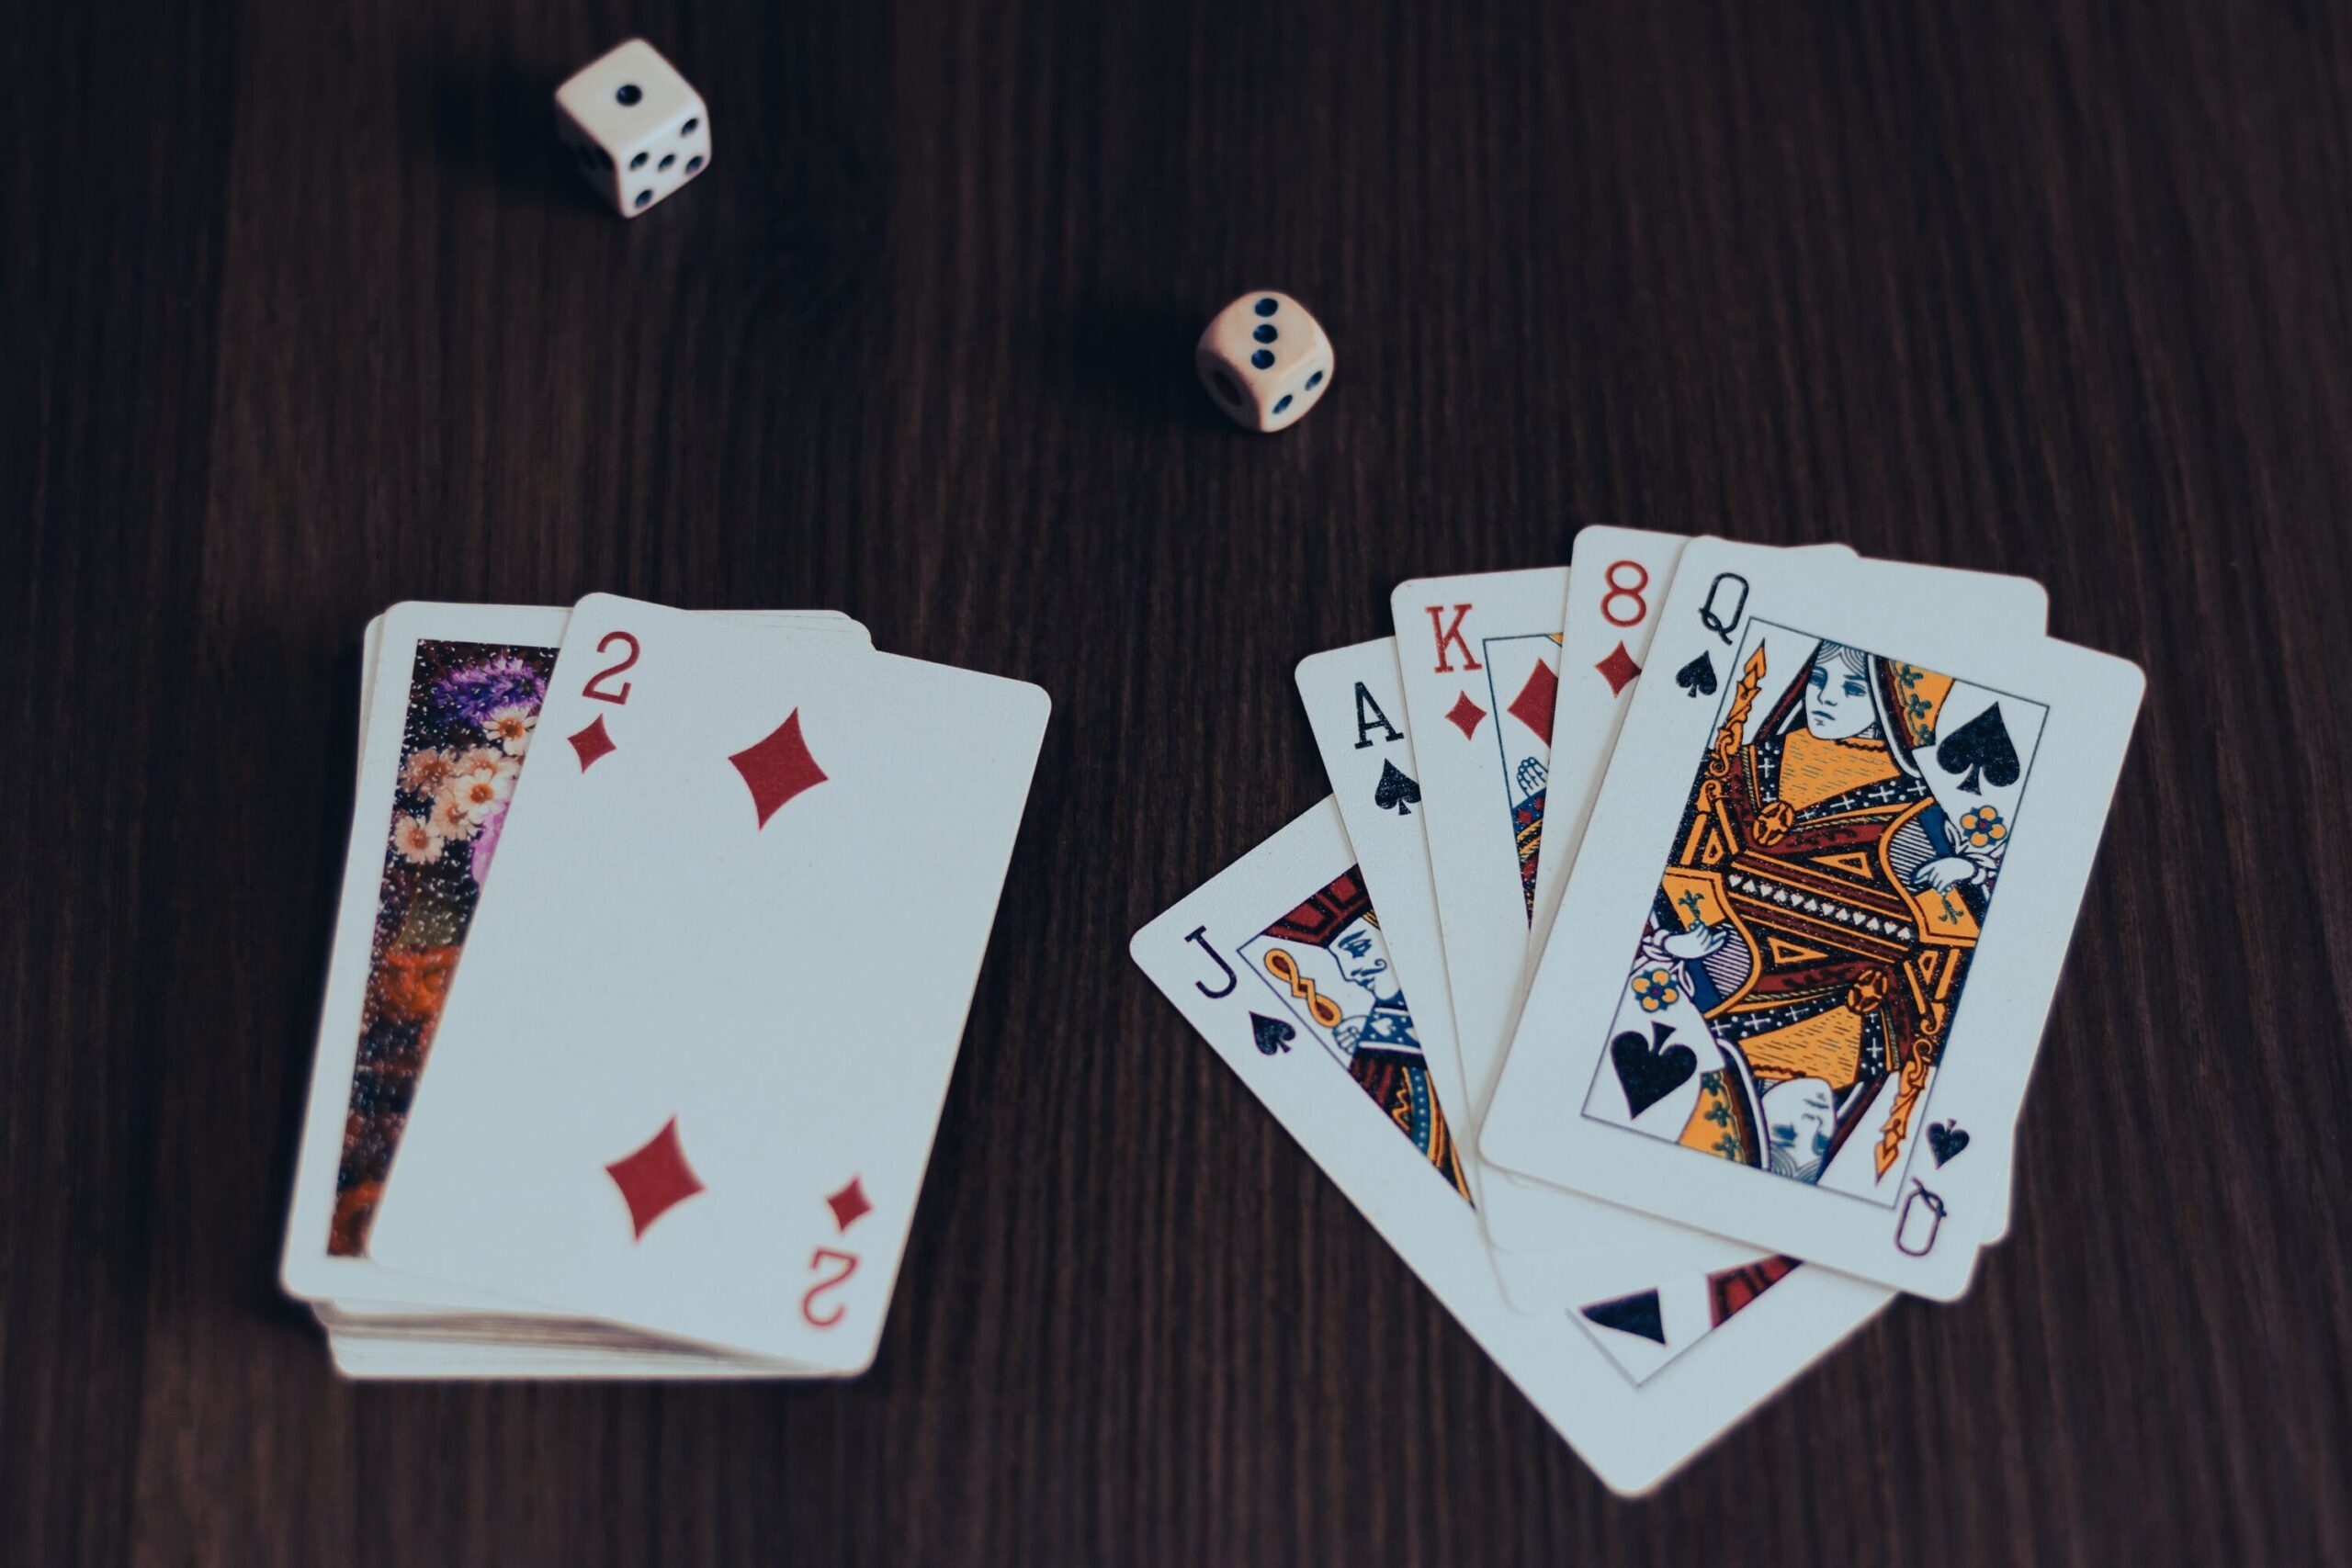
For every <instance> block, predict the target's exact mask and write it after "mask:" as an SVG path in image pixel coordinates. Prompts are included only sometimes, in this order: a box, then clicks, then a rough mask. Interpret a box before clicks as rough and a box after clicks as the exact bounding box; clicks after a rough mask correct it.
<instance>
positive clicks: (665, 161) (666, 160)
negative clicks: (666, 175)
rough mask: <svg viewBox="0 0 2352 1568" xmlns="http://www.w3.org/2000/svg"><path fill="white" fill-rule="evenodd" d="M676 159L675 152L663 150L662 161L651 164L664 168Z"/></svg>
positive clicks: (657, 167)
mask: <svg viewBox="0 0 2352 1568" xmlns="http://www.w3.org/2000/svg"><path fill="white" fill-rule="evenodd" d="M677 161H678V155H677V154H676V153H675V152H664V153H662V161H661V162H660V163H658V164H654V165H653V166H654V167H655V168H656V169H666V168H668V167H669V166H670V165H671V164H674V163H676V162H677Z"/></svg>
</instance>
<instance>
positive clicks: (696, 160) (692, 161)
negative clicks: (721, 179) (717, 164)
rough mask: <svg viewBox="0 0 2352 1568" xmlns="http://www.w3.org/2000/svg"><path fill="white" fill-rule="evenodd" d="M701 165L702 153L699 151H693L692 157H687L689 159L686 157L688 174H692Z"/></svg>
mask: <svg viewBox="0 0 2352 1568" xmlns="http://www.w3.org/2000/svg"><path fill="white" fill-rule="evenodd" d="M701 167H702V154H701V153H699V152H697V153H695V155H694V156H693V157H691V158H689V159H687V160H686V173H688V174H690V175H691V174H693V173H694V172H695V170H696V169H699V168H701Z"/></svg>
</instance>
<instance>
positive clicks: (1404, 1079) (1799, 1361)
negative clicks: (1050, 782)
mask: <svg viewBox="0 0 2352 1568" xmlns="http://www.w3.org/2000/svg"><path fill="white" fill-rule="evenodd" d="M1384 931H1385V927H1384V925H1383V923H1382V921H1381V919H1380V917H1379V915H1378V913H1377V912H1376V911H1375V910H1374V908H1372V906H1371V904H1370V901H1369V899H1368V898H1367V897H1366V896H1365V893H1364V886H1363V875H1362V873H1361V871H1360V870H1359V869H1358V867H1357V865H1356V863H1355V859H1354V853H1353V851H1352V849H1351V846H1350V844H1349V842H1348V840H1347V837H1346V834H1345V833H1344V831H1343V830H1342V829H1341V827H1340V818H1339V815H1338V812H1337V810H1336V808H1335V807H1333V805H1332V803H1331V802H1330V801H1329V800H1325V801H1323V802H1322V803H1320V804H1318V805H1317V806H1316V807H1313V808H1312V809H1311V810H1309V811H1308V812H1307V813H1306V815H1305V816H1303V817H1301V818H1297V819H1296V820H1295V821H1294V822H1292V823H1291V824H1290V825H1289V826H1288V827H1286V828H1284V829H1283V830H1282V831H1281V832H1279V833H1277V834H1275V835H1274V837H1273V838H1272V839H1270V840H1267V841H1266V842H1265V843H1263V844H1261V845H1260V846H1259V847H1258V848H1257V849H1255V850H1253V851H1251V852H1250V853H1249V854H1248V855H1246V856H1245V857H1243V859H1242V860H1240V861H1239V862H1238V863H1236V864H1234V865H1233V866H1231V867H1229V868H1227V870H1226V871H1225V872H1224V873H1222V874H1219V875H1218V876H1217V877H1216V879H1215V880H1214V881H1212V882H1210V883H1209V884H1208V885H1207V886H1204V887H1203V888H1201V889H1200V890H1199V891H1197V892H1195V893H1193V895H1192V896H1191V897H1187V898H1185V899H1184V900H1183V901H1182V902H1181V903H1179V904H1178V905H1177V906H1176V907H1175V908H1172V909H1170V910H1169V911H1168V912H1167V913H1166V914H1163V915H1161V916H1160V917H1159V919H1156V920H1154V921H1152V922H1151V923H1150V924H1149V925H1148V926H1147V927H1145V928H1144V929H1143V930H1142V931H1138V932H1136V937H1135V941H1134V942H1133V943H1132V944H1131V951H1132V952H1133V953H1134V955H1135V959H1136V963H1137V964H1139V965H1140V966H1141V967H1142V968H1143V970H1144V972H1145V974H1147V975H1148V976H1150V977H1151V980H1152V983H1153V984H1155V985H1157V986H1158V987H1159V988H1160V990H1161V991H1163V992H1164V993H1166V995H1167V996H1168V998H1169V999H1170V1000H1171V1001H1173V1002H1174V1003H1175V1004H1176V1006H1177V1008H1178V1009H1179V1010H1181V1011H1182V1013H1183V1014H1184V1017H1185V1018H1186V1020H1187V1021H1190V1022H1191V1023H1192V1025H1193V1028H1195V1029H1196V1030H1198V1031H1199V1032H1201V1033H1202V1034H1203V1035H1204V1036H1205V1037H1206V1038H1207V1039H1208V1041H1209V1043H1210V1044H1211V1045H1212V1046H1214V1047H1215V1048H1216V1052H1217V1054H1218V1055H1220V1056H1222V1057H1223V1058H1224V1059H1225V1061H1226V1063H1227V1066H1231V1067H1232V1068H1233V1070H1234V1071H1235V1072H1236V1073H1237V1074H1238V1075H1239V1076H1240V1077H1241V1079H1242V1081H1243V1082H1244V1083H1246V1084H1247V1085H1248V1086H1249V1087H1250V1091H1251V1092H1252V1093H1254V1094H1256V1095H1257V1096H1258V1098H1259V1099H1260V1100H1261V1101H1263V1102H1264V1104H1265V1105H1266V1107H1267V1109H1268V1110H1270V1111H1272V1112H1273V1114H1274V1116H1275V1118H1276V1119H1277V1120H1278V1121H1280V1122H1282V1123H1283V1127H1284V1128H1285V1129H1287V1130H1288V1131H1289V1132H1290V1134H1292V1136H1294V1137H1295V1138H1296V1139H1297V1140H1298V1141H1299V1143H1300V1145H1302V1146H1303V1147H1304V1148H1305V1149H1306V1153H1307V1155H1308V1156H1309V1157H1311V1158H1312V1159H1313V1160H1314V1161H1315V1162H1316V1164H1317V1165H1318V1166H1319V1167H1321V1168H1322V1169H1323V1170H1324V1171H1325V1173H1326V1174H1328V1175H1329V1177H1330V1178H1331V1179H1333V1180H1334V1181H1335V1182H1337V1183H1338V1184H1339V1186H1340V1190H1342V1191H1343V1192H1345V1193H1346V1194H1347V1196H1348V1198H1349V1200H1350V1201H1351V1202H1353V1203H1354V1204H1355V1206H1356V1207H1357V1209H1358V1210H1359V1211H1361V1212H1362V1213H1363V1215H1364V1217H1365V1218H1366V1219H1367V1220H1369V1221H1370V1222H1371V1223H1372V1224H1373V1227H1374V1229H1375V1230H1377V1231H1378V1232H1379V1233H1380V1235H1382V1236H1383V1237H1384V1238H1385V1240H1386V1241H1387V1242H1388V1243H1389V1245H1390V1246H1392V1247H1395V1248H1396V1249H1397V1253H1398V1255H1399V1256H1401V1257H1402V1258H1404V1260H1405V1262H1406V1263H1407V1265H1408V1267H1410V1268H1411V1269H1413V1271H1414V1272H1415V1273H1416V1274H1418V1275H1419V1277H1420V1279H1421V1280H1422V1281H1423V1282H1424V1283H1425V1284H1427V1285H1428V1286H1429V1288H1430V1290H1431V1291H1433V1292H1436V1294H1437V1296H1438V1298H1439V1300H1440V1301H1442V1303H1444V1304H1445V1306H1446V1308H1447V1310H1448V1311H1450V1312H1451V1313H1453V1315H1454V1317H1455V1318H1456V1319H1457V1320H1458V1321H1459V1322H1460V1323H1461V1324H1462V1325H1463V1326H1464V1328H1466V1329H1467V1330H1468V1331H1469V1332H1470V1334H1471V1336H1472V1337H1474V1338H1476V1340H1477V1341H1478V1343H1479V1345H1480V1346H1481V1347H1482V1348H1485V1349H1486V1351H1487V1354H1489V1355H1490V1356H1492V1357H1494V1359H1495V1360H1496V1362H1497V1364H1498V1366H1500V1367H1501V1368H1502V1370H1503V1371H1504V1373H1505V1374H1506V1375H1507V1376H1509V1377H1510V1379H1511V1381H1512V1382H1515V1383H1517V1384H1518V1385H1519V1387H1520V1388H1521V1391H1522V1392H1524V1393H1526V1394H1527V1396H1528V1398H1529V1399H1530V1400H1531V1401H1532V1403H1533V1404H1535V1406H1536V1408H1537V1409H1539V1410H1540V1411H1542V1412H1543V1414H1544V1418H1545V1419H1546V1420H1547V1421H1549V1422H1550V1423H1551V1424H1552V1425H1553V1426H1554V1427H1555V1428H1556V1429H1557V1430H1558V1431H1559V1432H1560V1434H1561V1436H1562V1437H1563V1438H1566V1440H1567V1442H1568V1443H1569V1445H1570V1446H1571V1447H1573V1448H1574V1449H1575V1450H1577V1453H1578V1454H1579V1455H1581V1456H1582V1457H1583V1458H1584V1460H1585V1461H1586V1462H1587V1463H1588V1464H1589V1465H1591V1466H1592V1468H1593V1469H1594V1471H1595V1472H1597V1473H1599V1474H1600V1478H1601V1479H1602V1480H1603V1481H1604V1482H1606V1483H1608V1484H1609V1485H1610V1486H1611V1487H1612V1488H1614V1489H1615V1490H1617V1491H1619V1492H1623V1493H1627V1494H1633V1493H1638V1492H1641V1491H1643V1490H1645V1489H1646V1488H1648V1487H1650V1486H1652V1485H1654V1484H1656V1483H1657V1481H1658V1480H1659V1479H1660V1478H1662V1477H1663V1476H1664V1475H1666V1474H1667V1473H1668V1472H1669V1471H1671V1470H1672V1469H1674V1468H1675V1467H1676V1466H1677V1465H1679V1464H1680V1463H1682V1462H1683V1461H1685V1460H1687V1459H1689V1458H1690V1457H1691V1455H1692V1454H1693V1453H1695V1452H1697V1451H1698V1450H1700V1449H1701V1448H1702V1447H1704V1446H1705V1445H1706V1444H1707V1443H1708V1442H1710V1441H1712V1440H1713V1438H1715V1437H1716V1436H1718V1435H1719V1434H1720V1433H1722V1432H1723V1431H1724V1429H1725V1428H1726V1427H1729V1426H1730V1425H1731V1424H1732V1423H1734V1422H1735V1421H1736V1420H1737V1419H1738V1418H1739V1417H1740V1416H1742V1415H1744V1414H1745V1413H1746V1412H1747V1411H1748V1410H1749V1409H1751V1408H1753V1407H1754V1406H1755V1405H1756V1404H1758V1403H1760V1402H1761V1401H1762V1400H1764V1399H1765V1398H1767V1397H1768V1396H1769V1395H1770V1393H1772V1392H1773V1391H1774V1390H1776V1389H1778V1388H1779V1387H1781V1385H1782V1384H1783V1383H1785V1382H1788V1381H1789V1380H1790V1379H1791V1378H1792V1377H1794V1376H1795V1375H1796V1374H1797V1373H1798V1372H1800V1371H1803V1370H1804V1368H1805V1367H1806V1366H1807V1365H1808V1364H1810V1363H1811V1362H1812V1361H1813V1360H1814V1359H1815V1358H1817V1357H1818V1356H1819V1355H1821V1354H1822V1352H1824V1351H1825V1350H1826V1349H1827V1348H1829V1347H1830V1346H1832V1345H1834V1344H1836V1343H1837V1342H1838V1340H1839V1339H1840V1338H1842V1337H1845V1336H1846V1335H1847V1334H1849V1333H1850V1332H1851V1331H1852V1330H1853V1329H1854V1328H1855V1327H1856V1326H1857V1325H1860V1323H1861V1322H1863V1321H1864V1320H1865V1319H1866V1318H1868V1317H1869V1316H1870V1315H1871V1314H1872V1313H1874V1312H1876V1311H1877V1310H1878V1309H1879V1308H1880V1307H1881V1306H1882V1305H1883V1304H1884V1303H1885V1302H1886V1301H1887V1300H1888V1299H1889V1297H1888V1292H1885V1291H1884V1290H1883V1289H1879V1288H1876V1287H1873V1286H1871V1285H1868V1284H1865V1283H1863V1282H1861V1281H1860V1280H1849V1279H1845V1278H1843V1277H1841V1276H1838V1275H1836V1274H1832V1273H1830V1272H1828V1271H1827V1270H1826V1269H1797V1270H1795V1271H1793V1272H1792V1273H1790V1274H1787V1275H1786V1276H1785V1277H1782V1278H1780V1279H1778V1280H1769V1281H1768V1280H1760V1277H1759V1280H1758V1281H1752V1282H1751V1284H1750V1285H1745V1286H1744V1285H1742V1284H1740V1283H1739V1282H1737V1281H1734V1280H1725V1281H1723V1282H1721V1283H1720V1284H1719V1285H1718V1286H1717V1290H1718V1292H1719V1294H1720V1297H1721V1299H1722V1301H1723V1302H1724V1304H1725V1305H1726V1306H1727V1307H1729V1308H1730V1310H1732V1311H1736V1313H1737V1316H1736V1319H1735V1320H1734V1321H1732V1322H1729V1323H1727V1324H1726V1325H1724V1327H1723V1328H1722V1329H1721V1330H1719V1331H1717V1332H1715V1333H1712V1334H1707V1335H1704V1336H1702V1337H1699V1338H1697V1339H1696V1341H1695V1342H1694V1343H1692V1344H1691V1346H1690V1347H1689V1348H1687V1349H1686V1350H1684V1351H1683V1352H1682V1353H1681V1354H1679V1355H1677V1356H1673V1357H1671V1358H1670V1359H1668V1360H1667V1361H1666V1362H1665V1363H1664V1364H1662V1365H1661V1366H1659V1367H1657V1368H1655V1369H1651V1375H1649V1376H1648V1378H1647V1381H1645V1382H1635V1381H1634V1377H1632V1376H1629V1375H1628V1374H1627V1372H1625V1371H1621V1370H1620V1369H1619V1367H1618V1366H1617V1365H1616V1364H1614V1363H1612V1362H1611V1360H1610V1359H1608V1358H1607V1357H1604V1356H1603V1355H1602V1354H1601V1352H1600V1349H1599V1348H1598V1347H1597V1345H1596V1343H1595V1341H1594V1339H1593V1338H1592V1337H1589V1334H1588V1332H1587V1330H1585V1329H1583V1328H1580V1327H1578V1326H1576V1325H1573V1324H1572V1323H1570V1322H1569V1321H1567V1320H1566V1318H1565V1317H1562V1316H1548V1317H1535V1316H1529V1315H1525V1314H1521V1313H1518V1312H1515V1311H1513V1310H1512V1309H1511V1308H1510V1305H1509V1304H1508V1303H1506V1302H1505V1301H1504V1299H1503V1295H1502V1292H1501V1290H1500V1288H1499V1285H1498V1281H1497V1280H1496V1278H1495V1275H1494V1271H1493V1270H1492V1269H1490V1268H1489V1267H1488V1266H1487V1256H1486V1247H1485V1246H1484V1244H1483V1242H1482V1241H1481V1239H1480V1237H1479V1235H1478V1226H1477V1222H1476V1217H1475V1216H1474V1214H1473V1213H1472V1211H1471V1206H1470V1201H1469V1199H1468V1197H1467V1195H1466V1194H1465V1192H1464V1186H1463V1181H1462V1179H1461V1176H1460V1170H1459V1166H1458V1164H1457V1162H1456V1161H1455V1160H1453V1158H1452V1157H1451V1142H1450V1134H1448V1131H1447V1128H1446V1123H1445V1120H1444V1111H1443V1108H1442V1105H1441V1104H1440V1103H1439V1101H1438V1099H1437V1095H1438V1089H1436V1087H1435V1086H1434V1085H1433V1084H1432V1082H1431V1079H1430V1075H1429V1072H1428V1070H1427V1064H1426V1063H1425V1061H1423V1060H1421V1059H1420V1058H1419V1052H1418V1051H1417V1050H1416V1048H1415V1043H1416V1039H1417V1035H1416V1030H1415V1021H1414V1014H1413V1012H1412V1010H1411V1009H1410V1008H1408V1006H1407V1005H1406V1002H1405V998H1404V997H1403V996H1402V995H1401V994H1400V992H1399V991H1398V989H1397V986H1396V983H1395V980H1394V976H1393V975H1392V974H1391V973H1390V972H1389V971H1388V969H1387V967H1386V965H1385V958H1386V949H1385V946H1384V944H1383V937H1384ZM1703 1288H1704V1285H1703V1282H1702V1289H1703ZM1686 1304H1687V1303H1685V1302H1684V1301H1683V1300H1682V1299H1681V1298H1680V1297H1677V1298H1676V1299H1675V1300H1674V1301H1673V1302H1672V1303H1668V1302H1667V1301H1666V1300H1664V1299H1663V1298H1661V1301H1660V1302H1659V1303H1658V1306H1657V1317H1658V1318H1659V1320H1660V1323H1661V1325H1662V1324H1663V1323H1664V1320H1665V1318H1666V1317H1667V1315H1668V1313H1669V1312H1673V1313H1677V1314H1679V1313H1680V1312H1681V1311H1682V1309H1683V1307H1684V1306H1685V1305H1686ZM1615 1315H1616V1317H1617V1319H1618V1321H1619V1322H1620V1323H1622V1324H1623V1325H1626V1326H1624V1327H1623V1328H1611V1329H1609V1330H1607V1331H1608V1332H1611V1333H1629V1334H1631V1335H1633V1336H1634V1337H1635V1338H1636V1339H1645V1338H1646V1337H1647V1336H1648V1332H1649V1330H1650V1326H1651V1325H1650V1324H1649V1322H1648V1315H1649V1314H1648V1313H1647V1310H1646V1309H1645V1306H1644V1305H1643V1304H1642V1303H1639V1302H1635V1303H1628V1304H1626V1305H1624V1306H1623V1307H1620V1308H1618V1309H1617V1311H1616V1314H1615ZM1301 1331H1302V1332H1307V1331H1309V1330H1308V1329H1306V1328H1304V1327H1303V1328H1302V1330H1301Z"/></svg>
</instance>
